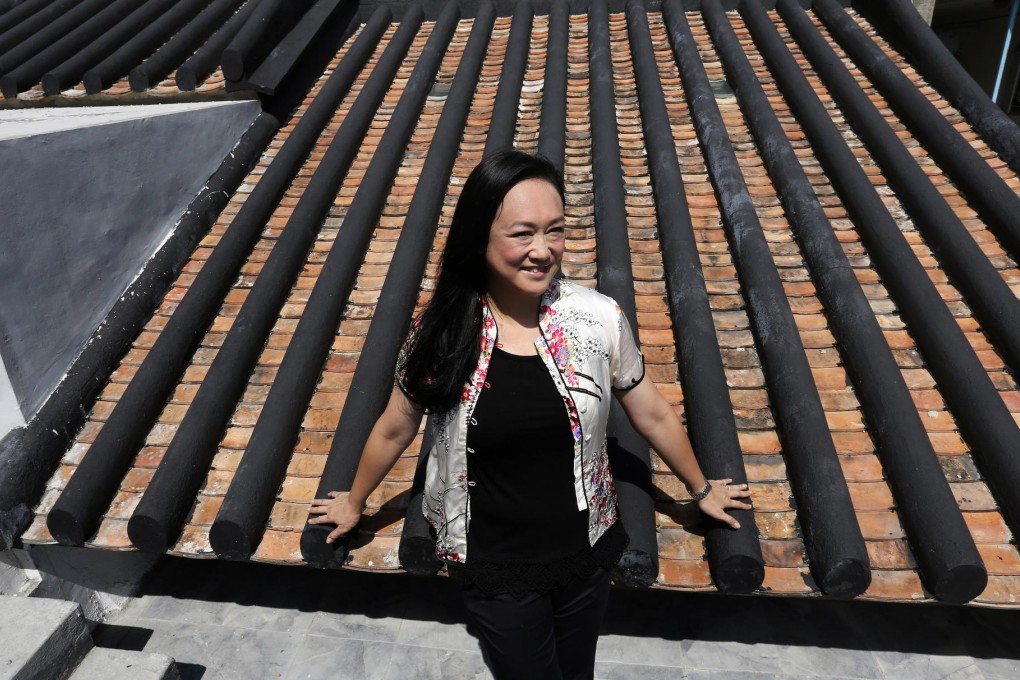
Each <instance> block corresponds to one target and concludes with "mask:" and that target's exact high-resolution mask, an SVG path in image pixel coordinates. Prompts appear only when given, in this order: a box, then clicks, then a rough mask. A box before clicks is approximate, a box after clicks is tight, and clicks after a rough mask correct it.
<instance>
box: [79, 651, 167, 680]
mask: <svg viewBox="0 0 1020 680" xmlns="http://www.w3.org/2000/svg"><path fill="white" fill-rule="evenodd" d="M180 677H181V676H180V674H179V673H178V672H177V664H176V663H174V660H173V659H172V658H171V657H169V656H166V655H164V654H150V653H148V652H132V651H128V650H125V649H107V648H105V647H94V648H93V649H92V651H91V652H89V653H88V655H87V656H86V657H85V659H84V660H83V661H82V662H81V664H79V666H78V668H76V669H75V670H74V673H72V674H71V676H70V678H69V680H114V679H116V680H180Z"/></svg>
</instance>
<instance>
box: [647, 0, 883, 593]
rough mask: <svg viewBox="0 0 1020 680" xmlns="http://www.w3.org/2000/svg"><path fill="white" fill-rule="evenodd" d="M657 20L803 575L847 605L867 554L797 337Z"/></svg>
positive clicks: (689, 57)
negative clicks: (699, 154) (754, 363)
mask: <svg viewBox="0 0 1020 680" xmlns="http://www.w3.org/2000/svg"><path fill="white" fill-rule="evenodd" d="M663 12H664V18H665V19H666V26H667V29H668V32H669V37H670V42H671V44H672V46H673V51H674V53H675V55H676V61H677V65H678V66H679V68H680V76H681V79H682V81H683V86H684V90H685V92H686V94H687V101H688V105H689V106H690V108H691V115H692V118H693V119H694V127H695V130H696V132H697V135H698V141H699V143H700V145H701V148H702V151H703V153H704V155H705V162H706V164H707V166H708V172H709V176H710V177H711V179H712V183H713V185H714V186H715V190H716V193H717V194H718V196H719V207H720V210H721V211H722V217H723V225H724V226H725V228H726V232H727V236H728V238H729V241H730V247H731V252H732V254H733V262H734V265H735V266H736V268H737V276H738V278H739V280H740V285H741V288H742V289H743V291H744V296H745V298H746V300H747V305H748V307H747V314H748V318H749V320H750V322H751V331H752V333H753V335H754V338H755V346H756V348H757V350H758V355H759V357H760V358H761V364H762V370H763V371H764V373H765V380H766V383H767V385H768V390H769V396H770V398H771V401H772V411H773V415H774V416H775V420H776V429H777V431H778V433H779V436H780V439H781V441H782V443H783V453H784V458H785V460H786V468H787V472H788V473H789V477H790V485H791V487H792V489H793V493H794V496H795V497H796V499H797V516H798V518H799V520H800V523H801V526H802V527H803V530H804V545H805V548H806V550H807V554H808V562H809V563H810V567H811V572H812V574H813V575H814V577H815V581H816V582H817V584H818V586H819V588H821V590H822V592H823V593H825V594H826V595H830V596H835V597H854V596H856V595H860V594H861V593H863V592H864V591H865V590H866V589H867V587H868V585H869V584H870V583H871V569H870V566H869V562H868V553H867V550H866V549H865V547H864V538H863V537H862V535H861V530H860V527H859V526H858V525H857V518H856V515H855V514H854V509H853V504H852V503H851V501H850V493H849V491H848V489H847V485H846V480H845V479H844V477H843V470H842V468H841V467H840V465H839V459H838V458H837V456H836V450H835V447H834V446H833V443H832V437H831V435H830V433H829V426H828V424H827V423H826V420H825V412H824V411H823V409H822V404H821V400H820V398H819V396H818V392H817V390H816V388H815V383H814V379H813V378H812V375H811V368H810V366H809V365H808V362H807V357H806V356H805V354H804V348H803V345H802V344H801V341H800V334H799V332H798V330H797V326H796V324H795V323H794V320H793V313H792V312H791V311H790V306H789V302H788V301H787V299H786V293H785V291H784V290H783V285H782V282H781V281H780V278H779V274H778V272H777V271H776V267H775V263H774V260H773V259H772V254H771V252H770V251H769V247H768V243H767V242H766V240H765V236H764V233H763V232H762V228H761V224H760V222H759V221H758V216H757V214H756V213H755V208H754V204H753V202H752V200H751V197H750V195H749V194H748V191H747V185H746V184H745V183H744V178H743V175H742V173H741V170H740V165H739V163H738V161H737V158H736V155H735V154H734V152H733V147H732V143H731V141H730V139H729V135H728V133H727V130H726V125H725V123H724V122H723V119H722V116H721V114H720V113H719V108H718V106H717V105H716V103H715V97H714V96H713V94H712V89H711V86H710V85H709V83H708V77H707V76H706V74H705V71H704V66H703V64H702V62H701V57H700V55H699V53H698V47H697V45H696V44H695V42H694V36H693V35H692V34H691V30H690V26H688V24H687V19H686V17H685V16H684V14H683V12H682V11H680V8H679V7H678V6H677V4H676V3H675V2H670V1H669V0H667V2H665V3H664V5H663Z"/></svg>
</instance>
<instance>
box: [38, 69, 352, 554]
mask: <svg viewBox="0 0 1020 680" xmlns="http://www.w3.org/2000/svg"><path fill="white" fill-rule="evenodd" d="M333 52H334V53H335V50H333ZM370 55H371V51H370V50H364V51H363V52H362V53H361V54H360V55H358V58H359V59H361V61H360V63H357V64H356V69H355V70H360V68H361V67H363V66H364V63H365V61H367V59H368V57H369V56H370ZM353 61H354V60H352V62H353ZM354 66H355V64H352V68H353V67H354ZM313 70H315V72H316V74H318V73H321V72H322V71H321V69H313ZM352 82H353V76H350V81H349V82H348V84H347V87H350V83H352ZM296 89H298V90H299V89H300V88H296ZM344 94H346V92H339V93H336V101H337V102H338V101H340V99H342V97H343V96H344ZM303 95H304V92H299V91H292V92H289V93H288V95H287V99H288V101H282V100H281V101H277V100H275V99H274V100H270V101H268V102H266V103H265V108H266V111H265V112H264V113H265V115H269V116H270V117H272V118H273V119H274V120H276V121H277V124H278V125H279V123H280V121H281V120H282V119H283V117H284V116H283V115H282V114H281V111H290V110H291V109H292V108H293V101H295V100H296V101H300V98H301V97H302V96H303ZM334 108H335V104H334V105H333V106H329V105H327V104H326V103H324V104H322V105H320V106H318V107H315V106H312V107H309V111H308V112H306V114H305V115H304V116H303V117H302V120H301V121H300V122H299V123H298V125H297V126H296V128H295V130H294V132H293V133H292V134H291V135H290V137H289V138H288V140H287V142H285V143H284V145H283V148H281V149H280V152H279V153H278V154H277V155H276V158H275V159H274V160H273V162H272V163H271V164H270V166H269V168H268V169H267V170H266V172H265V174H264V175H263V176H262V178H261V179H260V180H259V182H258V183H257V184H256V185H255V188H254V189H253V190H252V192H251V194H249V196H248V198H247V199H246V200H245V202H244V204H243V205H242V206H241V209H240V210H239V211H238V213H237V215H236V216H235V217H234V219H233V220H232V221H231V223H230V226H229V227H228V229H227V231H226V233H225V234H224V235H223V237H222V238H221V239H220V242H219V243H218V244H217V246H216V248H215V249H214V250H213V252H212V254H211V255H210V257H209V260H208V261H207V262H206V263H205V265H204V266H203V267H202V270H201V271H200V272H199V274H198V276H197V277H196V278H195V281H194V283H192V284H191V286H190V287H189V288H188V292H187V293H186V294H185V296H184V298H183V299H182V300H181V302H180V304H179V305H178V307H177V309H176V310H175V312H174V314H173V316H171V317H170V319H169V320H168V321H167V325H166V327H165V328H164V329H163V331H162V332H161V333H160V335H159V337H158V338H157V340H156V342H155V344H154V345H153V347H152V349H151V350H149V354H148V355H147V356H146V359H145V361H143V362H142V365H141V366H140V367H139V369H138V372H137V373H136V374H135V376H134V378H133V379H132V380H131V382H130V383H129V384H128V387H127V389H126V390H125V393H124V395H123V398H122V399H121V400H120V401H119V402H118V403H117V406H116V407H115V408H114V410H113V412H112V413H111V414H110V417H109V418H108V419H107V421H106V423H105V424H104V426H103V428H102V430H101V431H100V434H99V435H98V436H97V438H96V441H95V442H94V443H93V444H92V446H91V447H90V448H89V453H88V454H87V455H86V456H85V458H84V459H83V460H82V463H81V465H79V467H78V470H77V471H76V473H75V475H74V476H73V477H72V478H71V480H70V482H69V483H68V486H67V488H66V489H65V490H64V492H63V493H62V494H61V496H60V498H59V499H58V500H57V502H56V504H55V505H54V509H53V510H52V511H51V512H50V514H49V519H48V526H49V528H50V532H51V533H52V534H53V536H54V538H56V539H57V540H58V541H59V542H61V543H63V544H69V545H81V543H82V542H83V541H85V540H86V539H87V538H88V537H89V536H90V535H91V534H92V533H93V532H94V531H95V530H96V527H97V526H98V522H99V518H100V517H101V514H102V512H103V511H105V509H106V508H107V507H108V505H109V503H110V499H112V498H113V495H114V494H115V493H116V490H117V487H118V485H119V483H120V480H121V479H122V478H123V476H124V473H125V472H126V471H127V469H128V467H129V466H130V464H131V461H132V459H133V458H134V456H135V455H136V454H137V453H138V450H139V449H140V448H141V447H142V445H143V443H144V441H145V437H146V435H147V433H148V432H149V430H150V429H151V428H152V425H153V424H154V423H155V421H156V418H157V417H158V416H159V413H160V411H161V410H162V409H163V406H164V405H165V404H166V402H167V400H168V399H169V398H170V395H171V394H172V392H173V389H174V388H175V386H176V384H177V382H178V381H179V380H180V377H181V375H183V373H184V371H185V369H186V368H187V365H188V362H189V360H190V358H191V356H192V354H193V353H194V351H195V349H196V348H197V346H198V343H199V342H200V340H201V338H202V335H203V333H204V332H205V331H206V329H207V328H209V326H210V324H211V323H212V322H213V320H214V319H215V317H216V313H217V311H218V310H219V308H220V306H221V305H222V303H223V299H224V297H225V296H226V294H227V291H228V290H229V289H230V286H231V284H232V283H233V282H234V280H235V279H236V277H237V273H238V271H240V269H241V266H242V265H243V264H244V262H245V260H246V259H247V257H248V254H249V253H250V252H251V250H252V249H253V248H254V247H255V244H256V243H257V242H258V239H259V237H260V236H261V233H262V229H263V227H264V226H265V224H266V221H267V220H268V219H269V217H270V216H271V215H272V212H273V209H274V208H275V207H276V206H277V204H278V203H279V201H280V199H281V198H282V196H283V194H284V192H285V191H286V189H287V187H288V186H290V183H291V181H292V180H293V178H294V176H295V175H296V174H297V172H298V170H299V169H300V167H301V164H302V163H303V162H304V160H305V159H306V158H307V156H308V153H309V151H310V149H311V148H312V146H313V144H314V143H315V140H316V139H317V138H318V136H319V134H320V133H321V131H322V129H323V127H325V125H326V123H327V122H328V121H329V119H330V118H331V117H332V115H333V113H334ZM306 121H307V122H306ZM83 471H84V472H83ZM76 480H77V481H76Z"/></svg>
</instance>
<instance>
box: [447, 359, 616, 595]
mask: <svg viewBox="0 0 1020 680" xmlns="http://www.w3.org/2000/svg"><path fill="white" fill-rule="evenodd" d="M467 459H468V479H469V480H470V481H469V487H468V492H469V494H470V508H471V521H470V525H469V527H468V559H467V563H466V565H465V566H464V567H462V568H459V569H455V570H454V571H455V574H456V575H457V576H458V577H459V578H460V579H461V580H462V581H465V582H467V583H472V584H474V585H476V586H477V587H479V588H480V589H481V590H483V591H484V592H486V593H487V594H495V593H499V592H510V593H514V594H520V593H523V592H525V591H528V590H539V591H548V590H550V589H552V588H554V587H555V586H557V585H559V584H562V583H564V582H565V581H568V580H570V579H571V578H573V577H574V576H578V577H581V578H586V577H588V576H591V574H593V573H594V572H595V570H596V569H597V568H598V567H600V566H602V567H611V566H612V565H613V564H615V563H616V561H617V559H618V558H619V556H620V553H621V552H622V551H623V549H624V547H626V542H627V537H626V534H625V533H624V532H623V531H622V527H620V525H619V522H617V523H616V524H614V525H613V526H612V527H611V528H610V529H609V530H608V531H607V532H606V533H605V534H604V535H603V536H602V538H601V539H600V540H599V541H598V542H597V543H596V545H595V547H594V548H592V547H591V546H589V544H588V511H587V510H578V509H577V501H576V500H575V496H574V469H573V465H574V438H573V435H572V434H571V431H570V420H569V418H568V417H567V410H566V408H565V407H564V404H563V399H562V397H560V394H559V392H558V391H557V389H556V385H555V384H554V383H553V380H552V377H551V376H550V375H549V371H548V370H547V369H546V367H545V364H543V363H542V359H541V358H540V357H539V356H537V355H533V356H519V355H515V354H509V353H507V352H504V351H503V350H501V349H499V348H498V347H497V348H495V349H494V351H493V354H492V361H491V363H490V365H489V371H488V374H487V376H486V381H485V386H484V387H483V389H482V391H481V394H480V395H479V397H478V402H477V403H476V405H475V410H474V412H473V414H472V419H471V423H470V426H469V428H468V435H467Z"/></svg>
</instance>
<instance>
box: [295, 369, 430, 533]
mask: <svg viewBox="0 0 1020 680" xmlns="http://www.w3.org/2000/svg"><path fill="white" fill-rule="evenodd" d="M422 415H423V413H422V411H420V410H419V409H418V408H416V407H415V405H414V404H413V403H412V402H411V400H410V399H408V398H407V395H405V394H404V393H403V392H402V391H401V390H400V389H399V388H396V387H394V388H393V392H392V394H390V400H389V403H388V404H387V405H386V410H385V411H383V414H382V415H381V416H379V420H377V421H376V423H375V427H373V428H372V433H371V434H370V435H369V436H368V441H367V442H366V443H365V450H364V451H363V452H362V453H361V461H360V462H359V463H358V472H357V473H356V474H355V475H354V483H353V484H352V485H351V490H350V491H349V492H343V491H330V492H329V498H328V499H327V498H316V499H314V500H312V505H311V508H309V513H310V514H313V515H319V516H318V517H315V518H313V519H310V520H308V523H309V524H336V529H334V530H333V531H331V532H330V533H329V536H327V537H326V543H332V542H333V541H335V540H336V539H338V538H340V537H341V536H343V535H344V534H346V533H347V532H348V531H350V530H351V529H353V528H354V526H355V525H356V524H357V523H358V521H359V520H360V519H361V513H362V511H363V510H364V509H365V502H366V501H367V500H368V496H369V495H370V494H371V493H372V492H373V491H374V490H375V488H376V487H377V486H379V484H380V482H382V480H383V478H385V477H386V474H387V473H388V472H389V471H390V470H392V469H393V466H394V465H396V463H397V459H398V458H400V454H402V453H403V452H404V449H406V448H407V447H408V446H410V444H411V442H412V441H414V437H415V435H417V434H418V427H419V425H421V419H422Z"/></svg>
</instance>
